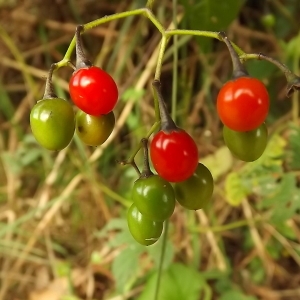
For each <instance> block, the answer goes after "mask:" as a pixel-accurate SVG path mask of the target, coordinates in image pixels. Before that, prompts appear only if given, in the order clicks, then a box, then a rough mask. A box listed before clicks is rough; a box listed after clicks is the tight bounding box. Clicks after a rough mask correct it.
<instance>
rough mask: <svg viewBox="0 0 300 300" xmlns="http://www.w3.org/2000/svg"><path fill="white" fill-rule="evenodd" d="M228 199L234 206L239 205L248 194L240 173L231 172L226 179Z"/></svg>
mask: <svg viewBox="0 0 300 300" xmlns="http://www.w3.org/2000/svg"><path fill="white" fill-rule="evenodd" d="M225 193H226V201H227V202H228V203H229V204H230V205H232V206H238V205H240V204H241V202H242V201H243V199H245V197H246V196H247V191H246V189H245V188H244V186H243V184H242V179H241V176H240V175H239V174H238V173H235V172H233V173H230V174H229V175H228V176H227V177H226V181H225Z"/></svg>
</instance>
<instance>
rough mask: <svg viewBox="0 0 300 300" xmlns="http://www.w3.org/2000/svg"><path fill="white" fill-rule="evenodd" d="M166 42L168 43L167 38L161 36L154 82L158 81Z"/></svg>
mask: <svg viewBox="0 0 300 300" xmlns="http://www.w3.org/2000/svg"><path fill="white" fill-rule="evenodd" d="M168 41H169V37H167V36H165V35H163V36H162V38H161V42H160V48H159V53H158V58H157V64H156V70H155V76H154V80H159V79H160V75H161V68H162V64H163V59H164V54H165V51H166V47H167V44H168Z"/></svg>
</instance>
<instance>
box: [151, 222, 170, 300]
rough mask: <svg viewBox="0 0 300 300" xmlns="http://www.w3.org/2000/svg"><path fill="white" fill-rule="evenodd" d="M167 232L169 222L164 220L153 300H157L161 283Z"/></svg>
mask: <svg viewBox="0 0 300 300" xmlns="http://www.w3.org/2000/svg"><path fill="white" fill-rule="evenodd" d="M168 231H169V220H166V221H165V226H164V232H163V237H162V246H161V254H160V259H159V265H158V272H157V280H156V287H155V296H154V300H158V295H159V288H160V282H161V275H162V268H163V263H164V259H165V253H166V246H167V239H168Z"/></svg>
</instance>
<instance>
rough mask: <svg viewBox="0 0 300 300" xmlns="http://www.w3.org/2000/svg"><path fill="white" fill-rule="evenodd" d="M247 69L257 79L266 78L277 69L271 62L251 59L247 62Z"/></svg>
mask: <svg viewBox="0 0 300 300" xmlns="http://www.w3.org/2000/svg"><path fill="white" fill-rule="evenodd" d="M247 71H248V72H249V74H250V75H251V76H252V77H255V78H258V79H261V80H263V79H265V78H266V79H268V78H270V77H271V76H272V75H274V73H275V71H277V69H276V67H275V66H274V65H273V64H270V63H269V62H267V61H264V60H260V61H258V60H252V61H248V62H247Z"/></svg>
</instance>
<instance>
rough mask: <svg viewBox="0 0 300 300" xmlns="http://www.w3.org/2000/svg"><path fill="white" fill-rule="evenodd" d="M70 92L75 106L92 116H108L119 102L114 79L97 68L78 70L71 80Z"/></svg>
mask: <svg viewBox="0 0 300 300" xmlns="http://www.w3.org/2000/svg"><path fill="white" fill-rule="evenodd" d="M69 91H70V96H71V98H72V100H73V102H74V103H75V105H76V106H77V107H79V108H80V109H81V110H82V111H84V112H85V113H87V114H89V115H92V116H100V115H106V114H108V113H109V112H111V111H112V110H113V109H114V107H115V105H116V103H117V100H118V88H117V85H116V83H115V81H114V80H113V78H112V77H111V76H110V75H109V74H108V73H106V72H105V71H103V70H102V69H100V68H98V67H95V66H91V67H85V68H79V69H77V70H76V71H75V72H74V73H73V75H72V77H71V79H70V82H69Z"/></svg>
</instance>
